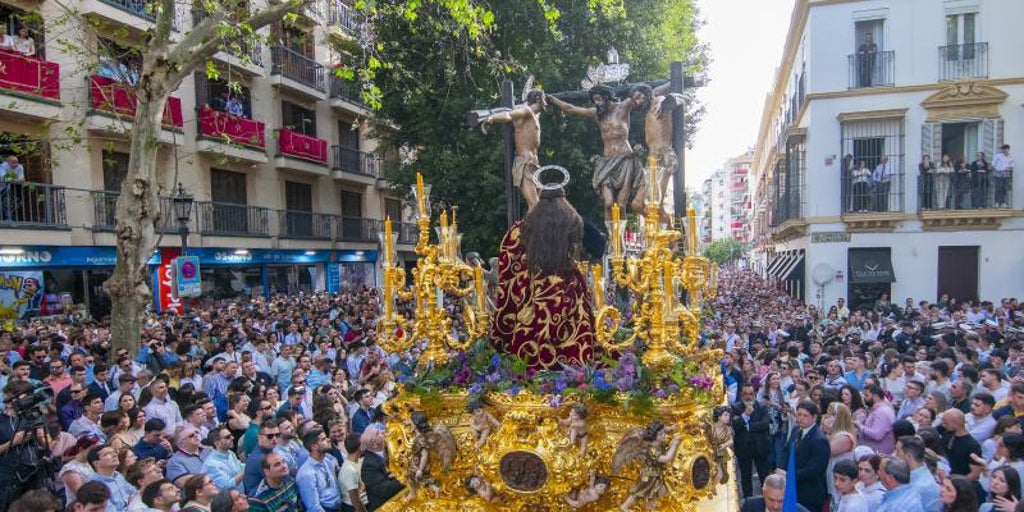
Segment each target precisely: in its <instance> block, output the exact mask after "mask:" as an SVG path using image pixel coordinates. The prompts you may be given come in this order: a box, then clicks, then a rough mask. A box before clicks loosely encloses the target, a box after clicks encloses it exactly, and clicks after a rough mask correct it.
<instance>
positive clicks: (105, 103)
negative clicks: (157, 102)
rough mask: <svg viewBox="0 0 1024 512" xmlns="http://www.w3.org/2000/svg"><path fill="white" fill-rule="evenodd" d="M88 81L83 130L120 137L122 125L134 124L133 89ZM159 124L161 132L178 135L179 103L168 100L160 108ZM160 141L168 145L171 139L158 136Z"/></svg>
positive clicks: (180, 122)
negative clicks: (161, 112)
mask: <svg viewBox="0 0 1024 512" xmlns="http://www.w3.org/2000/svg"><path fill="white" fill-rule="evenodd" d="M88 80H89V108H90V112H89V115H88V120H87V123H86V126H87V127H88V129H90V130H94V131H101V132H112V133H118V134H123V133H124V132H125V126H124V125H122V124H120V123H121V122H123V121H134V119H135V107H136V105H137V104H138V98H136V96H135V90H134V88H133V86H131V85H129V84H125V83H122V82H118V81H115V80H114V79H112V78H107V77H105V76H100V75H93V76H91V77H89V78H88ZM163 124H164V129H165V130H175V131H181V129H182V127H183V126H184V120H183V119H182V114H181V99H179V98H176V97H174V96H171V97H170V98H168V99H167V103H166V104H165V105H164V118H163ZM160 141H161V142H163V143H165V144H171V143H172V142H173V141H174V138H173V137H172V136H171V135H169V134H166V135H165V134H161V136H160Z"/></svg>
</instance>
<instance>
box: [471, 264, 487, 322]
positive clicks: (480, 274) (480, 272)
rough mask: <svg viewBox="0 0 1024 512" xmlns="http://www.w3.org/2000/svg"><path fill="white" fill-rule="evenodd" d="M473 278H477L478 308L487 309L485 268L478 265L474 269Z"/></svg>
mask: <svg viewBox="0 0 1024 512" xmlns="http://www.w3.org/2000/svg"><path fill="white" fill-rule="evenodd" d="M473 278H474V279H475V280H476V308H477V309H478V310H480V311H484V310H485V309H486V303H485V302H484V269H483V268H481V267H480V265H477V266H476V268H475V269H473Z"/></svg>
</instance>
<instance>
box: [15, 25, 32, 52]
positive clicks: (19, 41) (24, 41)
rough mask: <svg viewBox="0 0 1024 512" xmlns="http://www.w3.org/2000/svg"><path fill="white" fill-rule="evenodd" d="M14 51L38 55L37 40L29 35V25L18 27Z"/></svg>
mask: <svg viewBox="0 0 1024 512" xmlns="http://www.w3.org/2000/svg"><path fill="white" fill-rule="evenodd" d="M13 46H14V51H16V52H18V53H20V54H22V55H24V56H26V57H35V56H36V41H35V40H34V39H32V36H30V35H29V30H28V27H27V26H25V25H22V26H20V27H18V33H17V34H15V35H14V45H13Z"/></svg>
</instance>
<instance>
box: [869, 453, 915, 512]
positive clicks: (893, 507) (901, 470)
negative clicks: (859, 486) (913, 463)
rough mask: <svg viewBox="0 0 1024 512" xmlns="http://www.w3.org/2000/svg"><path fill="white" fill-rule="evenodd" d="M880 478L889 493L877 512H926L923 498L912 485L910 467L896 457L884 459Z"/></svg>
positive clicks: (879, 473) (884, 497)
mask: <svg viewBox="0 0 1024 512" xmlns="http://www.w3.org/2000/svg"><path fill="white" fill-rule="evenodd" d="M878 477H879V479H880V480H881V481H882V485H884V486H885V488H886V489H888V491H887V492H886V493H885V495H884V496H882V505H881V506H880V507H878V509H877V510H876V511H875V512H924V506H922V505H921V496H920V495H919V494H918V492H917V489H915V488H914V487H913V486H912V485H910V466H908V465H907V463H906V462H904V461H902V460H900V459H898V458H896V457H886V458H885V459H882V467H881V468H880V471H879V472H878Z"/></svg>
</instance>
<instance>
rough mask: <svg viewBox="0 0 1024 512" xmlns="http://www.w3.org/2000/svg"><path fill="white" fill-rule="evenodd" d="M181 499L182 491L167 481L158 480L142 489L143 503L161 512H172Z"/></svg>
mask: <svg viewBox="0 0 1024 512" xmlns="http://www.w3.org/2000/svg"><path fill="white" fill-rule="evenodd" d="M180 499H181V489H179V488H178V486H176V485H174V484H172V483H171V482H168V481H167V480H157V481H156V482H153V483H151V484H149V485H147V486H146V487H145V488H143V489H142V503H144V504H145V505H146V506H147V507H150V508H151V509H155V510H159V511H160V512H171V511H172V510H174V509H175V507H176V506H177V505H178V501H179V500H180Z"/></svg>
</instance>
